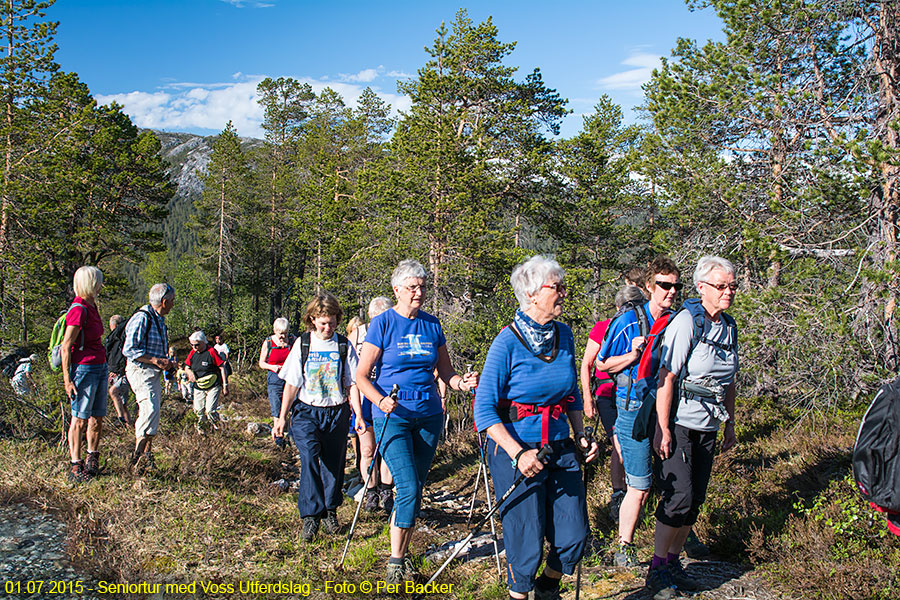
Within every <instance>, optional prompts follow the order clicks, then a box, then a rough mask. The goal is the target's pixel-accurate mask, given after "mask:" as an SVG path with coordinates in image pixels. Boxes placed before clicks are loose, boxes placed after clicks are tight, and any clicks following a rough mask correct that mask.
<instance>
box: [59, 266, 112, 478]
mask: <svg viewBox="0 0 900 600" xmlns="http://www.w3.org/2000/svg"><path fill="white" fill-rule="evenodd" d="M102 285H103V273H102V272H101V271H100V269H98V268H97V267H88V266H85V267H81V268H79V269H78V270H77V271H75V277H74V279H73V287H74V288H75V299H74V300H73V301H72V305H71V306H70V307H69V312H68V313H66V330H65V333H64V334H63V341H62V344H61V345H60V357H61V358H62V374H63V383H64V385H65V389H66V397H68V399H69V402H70V403H71V407H72V423H71V424H70V425H69V458H70V460H71V464H70V467H69V475H68V477H69V481H71V482H73V483H82V482H84V481H86V480H88V479H90V478H91V477H94V476H96V475H97V474H98V473H99V472H100V435H101V434H102V432H103V417H105V416H106V402H107V393H108V392H107V379H108V377H109V371H108V369H107V365H106V349H105V347H104V345H103V321H102V320H101V319H100V313H99V311H98V310H97V295H98V294H99V293H100V287H101V286H102ZM85 430H86V434H85ZM82 436H85V437H86V438H87V459H86V460H82V458H81V447H82Z"/></svg>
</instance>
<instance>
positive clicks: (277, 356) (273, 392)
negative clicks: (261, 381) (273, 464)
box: [258, 317, 296, 450]
mask: <svg viewBox="0 0 900 600" xmlns="http://www.w3.org/2000/svg"><path fill="white" fill-rule="evenodd" d="M289 329H290V323H288V320H287V319H285V318H284V317H278V318H277V319H275V321H273V322H272V335H270V336H269V337H267V338H266V339H265V340H263V343H262V348H260V349H259V363H258V364H259V368H260V369H262V370H264V371H265V372H266V390H267V392H268V395H269V412H270V413H271V414H272V424H273V425H274V424H275V420H276V419H278V415H280V414H281V397H282V395H283V394H284V379H282V378H281V377H279V376H278V373H279V372H280V371H281V369H282V368H283V367H284V361H285V360H286V359H287V357H288V354H290V353H291V346H293V345H294V342H295V341H296V338H295V337H294V336H293V335H291V334H290V333H289ZM287 434H288V436H290V430H288V432H287ZM286 445H287V443H286V442H285V441H284V436H279V437H276V438H275V447H277V448H278V449H279V450H284V448H285V447H286Z"/></svg>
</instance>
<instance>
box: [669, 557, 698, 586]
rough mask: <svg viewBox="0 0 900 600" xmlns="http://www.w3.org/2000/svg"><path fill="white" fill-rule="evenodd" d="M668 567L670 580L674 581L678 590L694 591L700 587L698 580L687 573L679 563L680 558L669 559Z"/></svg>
mask: <svg viewBox="0 0 900 600" xmlns="http://www.w3.org/2000/svg"><path fill="white" fill-rule="evenodd" d="M668 567H669V573H670V574H671V575H672V581H674V582H675V586H676V587H677V588H678V589H679V590H684V591H686V592H696V591H697V590H699V589H700V582H699V581H697V580H696V579H695V578H693V577H691V576H690V575H688V574H687V572H686V571H685V570H684V567H683V566H682V564H681V560H679V559H677V558H676V559H675V560H670V561H669V564H668Z"/></svg>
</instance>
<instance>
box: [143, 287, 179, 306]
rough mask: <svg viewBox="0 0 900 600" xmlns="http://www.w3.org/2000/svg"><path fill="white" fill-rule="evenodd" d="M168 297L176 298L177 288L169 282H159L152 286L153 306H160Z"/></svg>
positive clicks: (151, 299) (151, 303) (151, 301)
mask: <svg viewBox="0 0 900 600" xmlns="http://www.w3.org/2000/svg"><path fill="white" fill-rule="evenodd" d="M166 298H170V299H174V298H175V288H173V287H172V286H171V285H169V284H168V283H157V284H156V285H154V286H153V287H152V288H150V294H149V300H150V305H151V306H159V305H161V304H162V303H163V300H165V299H166Z"/></svg>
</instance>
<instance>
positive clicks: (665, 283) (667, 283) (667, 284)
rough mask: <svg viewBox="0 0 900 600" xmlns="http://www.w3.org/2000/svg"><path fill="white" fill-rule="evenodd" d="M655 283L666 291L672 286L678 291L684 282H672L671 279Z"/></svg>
mask: <svg viewBox="0 0 900 600" xmlns="http://www.w3.org/2000/svg"><path fill="white" fill-rule="evenodd" d="M655 283H656V285H658V286H659V287H661V288H662V289H664V290H666V291H667V292H668V291H669V290H671V289H672V288H675V291H676V292H680V291H681V290H682V289H683V288H684V284H683V283H681V282H678V283H672V282H671V281H657V282H655Z"/></svg>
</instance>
